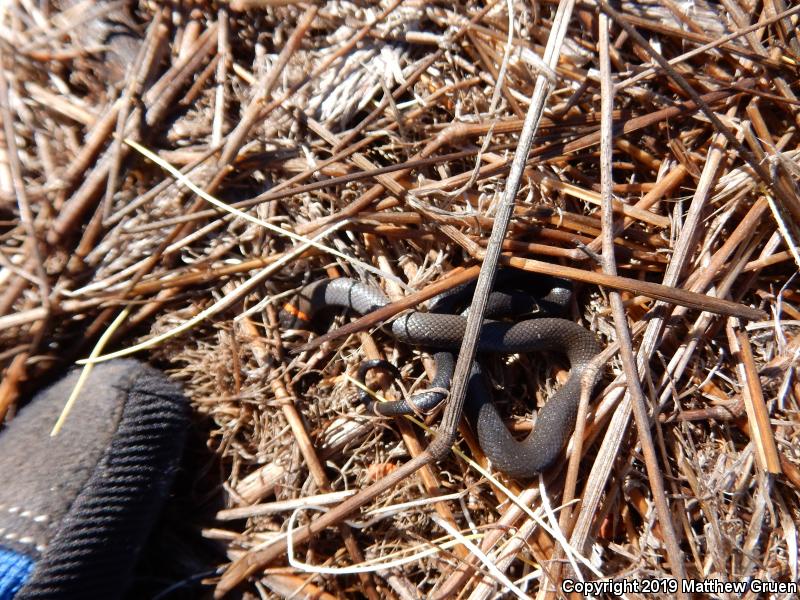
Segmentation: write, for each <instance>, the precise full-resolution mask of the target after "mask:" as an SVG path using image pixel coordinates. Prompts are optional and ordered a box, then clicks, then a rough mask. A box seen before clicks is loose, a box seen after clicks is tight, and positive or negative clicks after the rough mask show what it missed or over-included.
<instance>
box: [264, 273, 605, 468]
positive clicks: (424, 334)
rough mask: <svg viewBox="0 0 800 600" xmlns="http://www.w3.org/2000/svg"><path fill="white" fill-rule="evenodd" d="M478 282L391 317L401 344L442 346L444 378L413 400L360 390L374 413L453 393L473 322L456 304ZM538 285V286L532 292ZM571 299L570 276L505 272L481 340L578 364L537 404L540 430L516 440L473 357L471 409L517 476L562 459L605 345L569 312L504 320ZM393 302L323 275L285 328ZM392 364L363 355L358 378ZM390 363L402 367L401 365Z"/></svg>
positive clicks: (483, 442)
mask: <svg viewBox="0 0 800 600" xmlns="http://www.w3.org/2000/svg"><path fill="white" fill-rule="evenodd" d="M474 287H475V283H474V281H473V282H471V283H467V284H463V285H461V286H457V287H455V288H454V289H453V290H450V291H449V292H446V293H444V294H442V295H440V296H439V297H437V298H434V299H433V300H432V301H431V306H430V308H429V310H428V311H427V312H423V311H418V310H417V311H412V312H408V313H405V314H403V315H401V316H400V317H398V318H396V319H394V320H393V321H392V322H391V324H390V325H389V326H388V331H389V333H390V334H391V335H392V337H394V338H395V339H396V340H397V341H398V342H401V343H403V344H408V345H412V346H417V347H420V348H424V349H427V350H431V351H435V352H434V354H433V358H434V362H435V365H436V375H435V376H434V378H433V379H432V381H431V389H429V390H427V391H423V392H420V393H418V394H416V395H414V396H412V397H411V398H408V399H402V400H395V401H390V402H376V401H373V400H372V399H371V397H370V396H368V395H366V394H362V397H361V399H362V401H364V402H365V404H367V406H368V408H369V409H370V410H372V411H373V412H375V413H376V414H378V415H383V416H396V415H401V414H409V413H414V412H428V411H431V410H433V409H435V408H436V407H437V406H438V405H439V404H440V403H441V402H442V401H444V400H445V399H446V396H447V390H448V389H449V387H450V384H451V381H452V375H453V370H454V366H455V358H454V355H453V353H454V352H458V350H459V348H460V346H461V342H462V340H463V337H464V332H465V329H466V321H467V317H466V314H465V313H461V314H454V311H455V310H456V309H457V308H458V306H459V305H463V304H464V303H465V302H467V303H468V301H469V299H470V298H471V296H472V293H473V292H474ZM525 288H528V289H525ZM530 288H534V289H536V291H537V293H536V294H532V293H531V292H530V291H528V290H529V289H530ZM570 297H571V291H570V289H569V286H568V284H566V283H565V282H564V281H563V280H560V279H558V278H554V277H546V278H544V277H542V276H537V278H536V279H535V280H533V281H532V280H531V278H530V277H529V275H528V274H526V272H524V271H518V270H514V269H503V270H501V271H499V272H498V274H497V279H496V283H495V291H493V292H492V293H491V295H490V297H489V301H488V304H487V311H486V315H485V318H484V322H483V325H482V327H481V331H480V336H479V338H478V345H477V352H478V354H479V355H481V354H486V353H500V354H519V353H528V352H555V353H558V354H563V355H564V356H566V358H567V360H568V361H569V364H570V372H569V376H568V377H567V380H566V381H565V382H564V384H563V385H561V386H560V387H559V389H558V390H556V392H555V393H554V394H553V395H552V397H551V398H550V399H549V400H548V401H547V402H546V403H545V405H544V406H543V407H542V408H541V409H540V410H539V413H538V417H537V421H536V424H535V427H534V428H533V430H532V431H531V432H530V433H529V434H528V435H527V436H526V437H525V438H524V439H522V440H517V439H515V438H514V436H513V435H512V434H511V432H510V431H509V430H508V428H507V427H506V425H505V423H504V422H503V419H502V417H501V415H500V412H499V411H498V409H497V407H496V405H495V404H494V402H493V401H492V395H491V391H490V388H489V385H488V383H487V381H486V378H485V377H484V375H483V373H482V370H481V367H480V363H479V362H478V361H477V360H476V361H475V362H474V363H473V365H472V368H471V371H470V375H469V381H468V388H467V398H466V402H465V413H466V415H467V418H468V420H469V422H470V423H471V425H472V427H473V429H474V430H475V433H476V435H477V438H478V444H479V445H480V447H481V450H482V451H483V452H484V454H485V455H486V456H487V458H489V460H490V461H491V462H492V465H493V466H494V467H495V468H496V469H498V470H499V471H501V472H503V473H505V474H506V475H508V476H510V477H513V478H519V479H527V478H531V477H533V476H535V475H536V474H537V473H539V472H541V471H544V470H545V469H547V468H548V467H550V466H551V465H552V464H553V463H554V462H555V461H556V459H557V458H558V457H559V455H560V454H561V451H562V450H563V448H564V446H565V445H566V443H567V441H568V439H569V437H570V435H571V434H572V431H573V429H574V426H575V418H576V416H577V412H578V404H579V400H580V394H581V383H582V381H581V380H582V377H583V376H584V374H585V373H586V371H587V368H588V367H589V363H590V362H591V360H592V359H593V358H594V357H595V356H596V355H597V354H598V353H599V352H600V350H601V347H600V344H599V342H598V340H597V338H596V337H595V335H594V334H593V333H592V332H590V331H589V330H588V329H586V328H584V327H582V326H580V325H578V324H577V323H574V322H573V321H570V320H567V319H564V318H558V317H549V316H541V317H538V318H524V319H522V320H519V321H516V322H507V321H500V320H497V319H498V318H500V317H505V316H519V315H528V316H530V315H534V314H552V313H553V312H554V311H563V308H564V307H565V306H566V304H567V303H568V302H569V299H570ZM388 303H389V298H388V297H387V296H386V295H385V294H384V293H383V291H382V290H381V289H379V288H377V287H375V286H372V285H368V284H365V283H361V282H359V281H357V280H354V279H350V278H345V277H342V278H335V279H320V280H317V281H314V282H312V283H309V284H307V285H305V286H304V287H303V288H301V289H300V291H299V293H298V294H297V295H296V296H295V297H294V298H293V299H292V300H291V301H290V302H288V303H286V304H285V305H284V307H283V309H282V310H281V312H280V315H279V324H280V325H281V327H282V328H284V329H305V330H309V329H311V328H312V327H311V322H312V320H313V319H314V318H315V316H316V315H317V314H318V313H320V312H321V311H323V310H324V309H327V308H332V307H337V308H344V309H349V310H352V311H353V312H355V313H358V314H359V315H367V314H369V313H371V312H373V311H375V310H377V309H379V308H382V307H384V306H386V305H387V304H388ZM386 365H387V363H386V362H385V361H365V363H363V364H362V365H361V368H360V369H359V378H360V379H362V380H363V378H364V376H365V374H366V371H368V370H369V369H371V368H375V367H377V366H386ZM392 370H393V372H395V374H397V372H396V368H393V369H392ZM591 373H592V375H591V377H592V378H593V380H592V382H591V383H592V386H594V384H595V383H596V382H597V379H598V378H599V371H598V370H596V369H594V370H592V371H591Z"/></svg>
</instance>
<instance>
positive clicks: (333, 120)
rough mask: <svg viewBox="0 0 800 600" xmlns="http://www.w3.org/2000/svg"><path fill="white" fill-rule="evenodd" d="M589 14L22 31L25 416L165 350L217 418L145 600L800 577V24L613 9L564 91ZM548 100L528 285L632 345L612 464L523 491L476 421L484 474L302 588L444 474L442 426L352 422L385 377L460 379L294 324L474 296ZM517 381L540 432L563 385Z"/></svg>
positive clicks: (58, 20) (152, 552)
mask: <svg viewBox="0 0 800 600" xmlns="http://www.w3.org/2000/svg"><path fill="white" fill-rule="evenodd" d="M567 5H568V3H565V6H564V7H562V10H563V9H565V8H567ZM556 8H557V3H556V2H552V1H549V0H548V1H546V2H536V3H527V2H508V3H506V2H490V3H472V2H466V3H464V2H445V3H436V2H432V3H425V2H418V1H411V0H406V1H401V0H395V1H392V2H381V3H371V2H363V3H353V2H328V3H313V2H309V3H299V2H270V1H268V0H263V1H250V0H243V1H239V2H234V3H231V4H211V3H206V2H196V3H194V4H191V5H188V4H187V5H182V6H177V5H172V4H162V3H154V2H141V3H140V4H138V5H133V6H131V7H130V9H131V10H130V12H128V11H127V10H126V9H125V6H124V3H121V2H117V3H105V2H76V1H75V0H65V1H64V2H63V3H62V4H61V5H49V4H47V3H30V2H9V3H7V4H5V5H3V7H2V8H0V17H1V18H2V20H1V21H0V25H1V26H2V32H1V33H0V44H1V45H0V52H1V53H2V72H0V111H2V112H0V120H2V122H3V130H2V132H0V139H2V141H3V143H2V144H0V149H1V151H2V155H0V236H1V237H0V340H1V343H2V347H1V348H0V356H1V357H2V366H3V369H4V375H3V381H2V385H0V418H4V419H11V418H13V415H14V413H15V411H16V410H17V409H18V406H19V401H20V400H21V399H24V398H25V397H26V396H27V395H28V394H29V392H30V391H31V390H33V389H35V388H37V387H38V386H41V385H42V384H43V383H44V382H46V381H48V380H49V379H50V378H52V377H55V376H56V375H57V374H58V373H59V372H61V371H62V370H63V369H64V368H66V367H67V366H69V365H70V364H72V363H74V362H75V361H76V360H78V359H81V358H85V357H87V356H89V355H90V353H92V352H93V351H94V352H96V353H97V354H98V355H107V354H109V353H110V352H112V351H122V350H125V349H130V348H135V349H138V350H137V352H136V353H135V354H136V356H138V357H140V358H142V359H145V360H149V361H151V362H153V363H154V364H157V365H158V366H160V367H162V368H164V369H165V370H166V371H167V372H169V373H170V374H171V375H172V376H173V377H174V378H176V379H178V380H180V381H182V382H183V384H184V386H185V389H186V392H187V395H188V396H189V398H190V400H191V402H192V406H193V409H194V414H195V420H194V430H193V432H192V436H191V437H192V440H193V441H192V444H191V446H190V449H189V451H188V457H187V460H186V461H185V462H186V464H185V467H184V470H183V473H182V474H181V477H180V481H179V484H178V488H177V490H176V494H175V498H174V500H173V501H172V502H171V503H170V505H169V506H168V507H167V509H166V513H165V514H166V516H165V518H164V522H163V524H162V527H161V531H160V532H159V533H157V534H156V536H155V538H154V541H153V544H151V547H150V548H149V549H148V552H147V553H146V556H145V559H144V562H143V565H142V566H141V569H140V570H141V572H142V575H141V578H140V579H141V581H140V584H139V586H138V588H137V589H138V592H134V594H136V593H138V594H140V595H148V596H154V595H156V594H158V593H161V594H162V595H161V596H160V597H162V598H166V597H181V595H183V596H187V597H196V596H198V595H201V594H206V595H210V594H211V590H212V587H209V586H214V585H217V588H216V589H217V592H218V594H222V593H223V592H225V591H227V590H229V591H230V594H231V595H234V596H236V595H242V594H245V595H247V596H249V597H273V596H274V597H289V596H291V597H319V598H322V597H325V598H329V597H359V596H366V597H368V598H380V597H396V598H417V597H424V596H428V595H432V596H434V597H470V598H487V597H494V596H495V595H497V594H509V595H511V594H512V593H516V594H523V595H524V594H527V595H530V596H531V597H533V596H536V597H541V598H544V597H557V596H558V595H559V594H561V593H562V591H561V590H563V589H564V588H563V587H562V584H563V582H564V581H565V580H567V579H575V578H576V570H577V571H578V572H579V573H580V576H581V577H583V578H586V579H590V580H596V579H603V578H614V579H618V580H621V579H627V580H631V581H634V580H635V581H640V582H641V581H644V580H648V579H653V578H675V577H686V578H687V579H693V580H719V581H729V582H740V581H751V580H759V581H766V582H773V583H774V582H797V581H798V564H797V562H798V561H797V558H798V550H797V523H798V521H800V513H799V511H800V503H799V502H800V498H799V497H798V492H799V491H800V490H799V486H800V470H798V462H799V461H800V455H799V454H798V444H797V436H798V433H799V432H800V428H799V427H798V401H800V384H798V382H797V379H796V369H797V358H798V355H799V354H800V350H799V348H800V346H799V345H798V344H799V343H800V342H799V341H800V337H798V335H797V332H798V324H800V313H799V312H798V308H797V304H798V302H799V301H800V295H798V292H797V280H796V279H795V278H794V275H795V274H796V272H797V269H798V265H800V251H798V248H797V245H796V244H797V241H798V239H800V237H799V235H798V234H799V233H800V228H799V227H798V224H800V194H798V187H797V180H798V174H800V169H798V165H799V164H800V160H799V159H800V134H799V133H798V125H800V100H799V99H798V97H797V94H798V84H797V79H798V60H800V40H798V37H797V20H798V14H799V13H800V8H798V7H796V6H795V7H792V6H790V5H788V3H785V2H783V1H782V0H765V1H764V2H752V3H748V2H746V1H744V0H742V1H735V0H726V1H724V2H722V3H721V4H719V5H718V4H710V3H707V2H705V1H696V2H694V3H691V4H680V5H679V4H676V3H673V2H671V1H670V0H652V1H648V2H643V3H635V4H634V3H628V2H623V3H622V4H621V5H619V6H617V7H616V8H617V10H619V11H620V13H619V14H617V13H615V12H614V11H613V9H609V10H606V13H605V15H607V16H605V15H604V16H601V11H600V9H599V7H598V5H596V4H595V3H594V2H588V3H585V4H581V3H578V4H577V5H575V6H574V7H571V6H569V9H571V12H569V15H568V19H566V22H567V23H568V28H567V29H566V34H565V38H564V42H563V44H561V45H560V48H559V49H558V52H557V56H558V63H557V66H556V68H555V69H550V68H549V67H548V66H547V65H546V64H545V62H544V61H543V60H542V56H544V54H545V52H544V48H545V45H546V44H547V43H548V39H550V38H551V36H553V31H554V29H556V28H555V27H554V21H555V20H556V17H555V14H556ZM509 9H510V14H509ZM604 10H605V8H604ZM620 15H621V16H620ZM661 57H663V58H666V59H668V60H670V61H671V65H665V64H663V60H662V62H659V61H658V60H657V59H658V58H661ZM537 78H539V80H540V81H547V82H548V83H549V85H550V87H551V93H550V94H549V97H548V99H547V102H546V104H545V109H544V112H543V113H542V114H541V120H540V123H539V128H538V132H537V135H536V137H535V139H534V144H533V148H532V151H531V152H530V154H529V156H528V159H527V163H526V164H525V169H524V172H523V178H522V187H521V189H520V191H519V193H518V194H516V207H515V210H514V214H513V219H512V222H511V226H510V228H509V230H508V233H507V235H506V237H505V242H504V244H503V258H502V260H503V262H504V263H506V264H512V265H513V266H515V267H517V268H524V269H528V270H532V271H535V272H549V271H553V270H554V271H555V272H557V273H560V274H562V275H563V276H565V277H567V278H568V279H570V280H572V281H573V283H574V287H575V296H574V301H573V303H572V308H571V318H572V319H573V320H574V321H576V322H579V323H581V324H583V325H584V326H586V327H588V328H590V329H591V330H592V331H594V332H596V334H597V335H598V337H599V338H600V339H601V340H602V341H603V343H604V346H606V347H607V348H608V351H607V352H606V353H605V355H604V356H603V358H602V359H601V361H602V365H603V367H602V368H603V378H602V382H601V384H599V385H598V386H597V387H596V388H595V389H594V392H593V394H592V403H591V404H590V406H589V409H588V417H587V420H586V421H585V427H583V430H582V431H581V432H580V441H581V443H580V444H578V446H579V447H580V452H577V451H576V450H577V448H576V446H575V445H574V444H573V445H572V446H570V448H569V449H568V451H567V452H566V453H565V456H564V460H563V461H562V462H561V463H560V464H558V465H556V467H554V468H553V469H551V470H549V471H548V472H547V473H545V474H544V476H543V477H542V478H541V479H536V480H533V481H513V480H509V479H506V478H504V477H503V475H502V474H500V473H494V474H493V475H494V477H490V476H489V473H488V472H487V471H485V470H483V471H482V470H480V468H481V467H482V468H484V469H485V468H486V467H487V464H486V460H485V457H483V455H482V453H481V451H480V448H479V447H478V446H477V444H476V443H475V442H474V439H473V438H472V435H471V432H470V430H469V428H468V426H466V424H462V426H461V428H460V432H461V433H460V435H459V437H458V440H459V446H458V447H459V448H460V451H461V452H462V454H456V453H451V454H450V455H449V456H447V457H446V458H445V459H444V460H442V461H439V462H438V463H435V464H433V465H429V466H427V467H424V468H423V469H422V470H420V471H418V472H417V473H415V474H412V475H410V476H409V477H406V478H404V479H403V480H402V481H401V482H399V484H398V485H396V486H393V487H392V488H391V489H390V490H387V491H385V492H383V493H381V494H380V495H378V497H377V498H375V499H373V500H370V501H369V502H367V503H366V505H364V506H362V507H361V508H360V509H359V510H358V511H357V512H356V513H355V514H351V515H349V516H348V517H347V519H341V520H338V522H337V523H338V526H332V527H328V528H326V529H324V530H323V531H321V532H319V533H316V534H315V535H314V536H313V537H312V539H311V541H310V543H305V542H303V543H299V544H297V545H295V547H294V548H293V552H292V563H291V564H289V562H288V559H287V552H286V551H284V550H283V549H280V547H279V546H275V543H276V541H277V542H283V543H285V541H286V532H287V528H288V527H289V526H290V524H292V525H291V526H292V527H294V528H295V529H296V528H298V527H301V526H302V525H304V524H307V523H309V522H310V521H311V520H312V519H314V518H316V516H317V515H318V514H319V512H320V511H325V510H329V509H331V508H332V507H335V506H336V505H338V504H339V503H341V502H342V501H344V500H346V499H347V498H350V497H352V495H353V494H354V493H356V492H358V491H359V490H363V489H365V488H368V486H370V485H371V484H373V483H374V482H376V481H382V480H385V479H386V477H387V476H390V475H391V473H393V472H395V471H396V469H397V468H398V467H399V466H400V465H402V464H405V463H407V461H409V460H410V459H411V458H412V457H414V456H418V455H420V454H421V453H422V452H424V449H425V448H426V447H427V445H428V444H429V442H430V440H431V434H430V433H428V432H426V430H425V429H424V428H423V427H422V425H423V423H422V421H425V423H426V424H427V425H429V426H431V427H432V428H434V429H435V427H436V426H437V424H438V423H439V415H438V414H434V415H424V416H420V418H418V419H417V420H415V421H412V420H406V419H395V420H389V419H380V418H377V417H375V416H372V415H369V414H366V412H365V411H364V410H363V408H362V407H360V406H359V405H358V403H357V402H355V401H354V397H355V395H356V393H357V388H356V386H355V384H354V383H353V382H352V379H351V377H352V376H353V375H354V373H355V372H356V370H357V368H358V366H359V364H360V363H361V362H362V361H363V360H364V359H365V358H377V357H385V358H388V359H389V360H391V361H392V362H393V363H395V364H397V365H401V366H402V373H403V381H402V383H403V386H404V388H405V390H406V392H407V391H409V390H414V389H424V387H425V386H426V382H427V381H428V376H429V375H430V374H431V369H432V363H431V361H430V358H429V355H428V354H426V353H425V352H422V351H420V350H419V349H415V348H410V347H406V346H404V345H401V344H398V343H397V342H395V341H394V340H393V339H392V338H391V337H390V336H389V335H387V334H386V333H385V332H384V331H383V330H382V329H380V328H379V327H378V325H379V323H375V322H373V323H369V324H368V325H369V326H368V327H362V328H361V329H360V330H359V331H357V332H354V333H351V334H349V335H346V336H341V337H338V338H336V339H333V340H331V341H328V342H327V343H325V344H322V345H317V346H316V347H312V348H307V349H305V350H302V351H299V352H298V351H297V349H298V348H299V347H300V346H302V345H303V344H304V343H305V342H308V341H309V340H313V339H315V338H316V336H318V335H319V334H320V333H323V331H317V332H316V333H311V332H307V331H298V330H285V329H282V328H281V327H280V326H279V323H278V311H279V310H280V308H281V306H282V304H283V303H284V302H285V301H286V299H288V298H290V297H291V296H292V295H293V293H294V292H295V291H296V290H297V289H298V288H300V287H301V286H302V285H304V284H305V283H309V282H311V281H314V280H316V279H319V278H322V277H336V276H349V277H354V278H357V279H360V280H362V281H366V282H370V283H372V284H375V285H378V286H381V287H382V288H383V289H384V291H385V292H386V293H387V295H388V296H389V297H390V298H391V299H392V300H398V299H401V298H404V297H411V299H412V302H410V304H411V305H416V304H419V303H420V302H421V300H422V299H423V298H424V297H430V296H431V295H432V293H433V292H432V291H433V290H435V289H437V288H436V286H439V288H441V287H442V286H444V287H447V286H449V285H454V283H444V284H442V282H443V281H450V282H454V281H455V280H456V279H457V278H459V277H460V278H464V277H466V276H468V275H471V276H473V277H474V276H475V275H476V274H477V265H479V264H480V260H481V258H482V256H483V251H484V248H485V246H486V242H487V240H488V237H489V232H490V231H491V228H492V226H493V224H494V219H495V216H496V215H497V214H498V211H499V203H500V198H501V195H502V192H503V190H504V189H505V186H506V183H507V177H508V172H509V168H510V165H511V161H512V158H513V156H514V152H515V151H516V150H517V147H518V140H519V133H520V130H521V129H522V124H523V120H524V119H525V117H526V114H528V112H529V110H536V108H535V107H533V108H531V102H530V98H531V95H532V93H533V89H534V85H535V82H536V81H537ZM697 96H699V99H698V97H697ZM604 101H605V104H604ZM604 107H605V113H603V108H604ZM148 153H150V154H148ZM201 192H202V193H201ZM612 200H613V202H612ZM236 211H238V212H236ZM612 218H613V221H612ZM609 224H613V227H614V228H615V229H614V230H613V232H612V230H611V229H609ZM603 231H605V232H606V233H607V234H608V235H606V238H605V244H604V238H603ZM309 239H313V240H314V243H313V244H309V243H308V240H309ZM611 249H613V252H610V251H609V250H611ZM615 272H616V273H617V274H615ZM448 277H450V278H452V279H450V280H447V278H448ZM656 284H658V285H656ZM655 299H658V300H662V301H665V302H664V303H657V302H656V300H655ZM420 306H424V303H422V304H420ZM703 309H706V310H703ZM398 310H399V309H398ZM350 320H351V316H349V315H347V316H346V315H335V316H334V317H333V319H332V320H331V321H328V322H327V323H325V324H323V327H328V328H330V329H331V330H334V329H336V328H338V327H339V326H341V325H342V324H344V323H346V322H348V321H350ZM628 339H631V340H632V352H631V348H630V347H629V345H628V344H627V343H626V340H628ZM634 353H635V354H636V355H637V356H638V358H639V361H640V363H641V364H642V365H643V367H641V370H642V373H641V377H636V376H635V375H634V370H633V363H632V360H633V357H634ZM554 358H555V360H552V359H554ZM488 362H489V365H488V367H489V370H490V372H491V378H492V379H491V380H492V385H493V387H494V393H495V398H496V401H497V402H498V403H499V404H501V405H502V406H503V407H504V410H507V413H506V414H507V415H508V418H509V424H510V425H511V426H512V427H513V428H514V429H515V431H519V432H520V433H522V432H524V431H527V430H529V429H530V418H529V417H528V416H526V415H525V414H524V413H525V411H526V410H527V408H526V407H529V406H530V405H531V404H536V403H539V405H541V403H543V402H544V401H545V400H546V397H547V395H548V393H549V392H550V391H552V389H553V388H554V387H555V386H557V385H558V381H559V380H560V379H559V378H563V377H562V376H563V375H564V365H563V363H561V362H559V361H558V360H557V358H556V357H542V356H534V355H531V356H512V357H506V358H500V357H497V358H493V359H491V360H489V361H488ZM634 379H640V380H641V382H642V385H641V386H636V385H627V384H626V381H631V380H634ZM375 383H377V384H379V383H381V382H380V381H378V382H375ZM384 383H385V382H384ZM384 393H385V394H386V395H387V397H389V396H392V397H398V396H399V394H401V393H403V391H402V390H401V389H400V388H398V387H397V386H393V387H391V388H389V389H387V390H385V392H384ZM514 415H516V416H514ZM468 458H469V459H471V460H472V461H475V462H474V463H473V462H468V460H467V459H468ZM570 461H572V462H571V466H572V467H573V469H572V471H568V468H567V467H568V463H570ZM3 484H4V485H11V484H13V482H3ZM290 517H291V518H290ZM467 543H469V544H470V545H469V547H468V546H467V545H466V544H467ZM276 547H279V549H280V551H279V552H275V551H274V548H276ZM479 550H480V552H479ZM479 554H482V555H481V556H479ZM357 567H359V568H357ZM201 581H202V584H201V583H200V582H201ZM203 584H206V585H203ZM171 586H172V587H171ZM555 590H558V591H555ZM642 591H646V590H642ZM749 593H750V594H754V592H749ZM647 595H648V594H645V596H647ZM650 595H652V594H650ZM656 595H661V596H664V597H672V596H673V594H672V593H670V592H669V591H665V592H664V593H661V594H656ZM740 595H744V596H746V597H755V596H748V595H747V594H740ZM778 595H780V594H778ZM785 595H786V597H793V596H794V595H793V594H791V593H788V594H785ZM629 597H636V594H635V593H634V594H630V596H629Z"/></svg>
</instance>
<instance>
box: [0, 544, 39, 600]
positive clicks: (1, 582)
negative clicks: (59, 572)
mask: <svg viewBox="0 0 800 600" xmlns="http://www.w3.org/2000/svg"><path fill="white" fill-rule="evenodd" d="M32 570H33V561H32V560H31V559H30V558H29V557H27V556H25V555H24V554H19V553H18V552H12V551H11V550H6V549H5V548H0V600H11V598H13V597H14V594H16V593H17V592H18V591H19V589H20V588H21V587H22V584H24V583H25V580H26V579H28V575H30V573H31V571H32Z"/></svg>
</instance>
